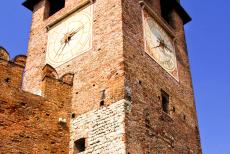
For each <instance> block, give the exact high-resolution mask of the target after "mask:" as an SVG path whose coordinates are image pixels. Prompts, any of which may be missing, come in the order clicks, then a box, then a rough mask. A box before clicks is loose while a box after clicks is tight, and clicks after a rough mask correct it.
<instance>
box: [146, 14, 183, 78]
mask: <svg viewBox="0 0 230 154" xmlns="http://www.w3.org/2000/svg"><path fill="white" fill-rule="evenodd" d="M145 40H146V52H147V53H148V54H149V55H150V56H151V57H152V58H153V59H154V60H155V61H156V62H157V63H158V64H159V65H160V66H161V67H163V68H164V69H165V70H166V71H167V72H168V73H169V74H170V75H172V76H173V77H174V78H176V79H177V80H178V70H177V61H176V55H175V48H174V46H173V44H172V41H171V39H170V37H169V36H168V34H167V33H166V32H165V31H164V30H163V29H162V28H161V26H160V25H159V24H158V23H157V22H156V21H155V20H154V19H153V18H152V17H147V18H145Z"/></svg>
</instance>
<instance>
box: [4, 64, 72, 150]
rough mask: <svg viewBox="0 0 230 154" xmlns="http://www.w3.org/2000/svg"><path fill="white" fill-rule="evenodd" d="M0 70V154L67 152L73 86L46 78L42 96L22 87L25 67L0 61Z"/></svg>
mask: <svg viewBox="0 0 230 154" xmlns="http://www.w3.org/2000/svg"><path fill="white" fill-rule="evenodd" d="M0 70H1V73H0V85H1V88H0V153H1V154H10V153H12V154H16V153H23V154H27V153H28V154H31V153H44V154H45V153H68V151H69V149H68V145H69V117H70V102H71V91H72V90H71V88H72V87H71V86H70V85H67V84H65V83H63V82H61V81H59V80H56V79H52V78H47V77H46V78H44V82H46V88H45V89H44V93H45V94H46V95H45V96H44V97H40V96H36V95H33V94H31V93H27V92H24V91H22V90H20V87H21V80H22V73H23V67H22V66H20V65H18V64H15V63H14V62H8V61H3V60H0ZM7 78H9V80H8V82H7V81H6V79H7ZM60 117H61V118H65V119H67V124H66V125H60V123H59V121H58V120H59V118H60Z"/></svg>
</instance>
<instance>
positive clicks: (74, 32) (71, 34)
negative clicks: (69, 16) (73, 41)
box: [69, 26, 84, 38]
mask: <svg viewBox="0 0 230 154" xmlns="http://www.w3.org/2000/svg"><path fill="white" fill-rule="evenodd" d="M82 28H84V26H81V27H79V28H78V29H76V30H75V31H73V32H71V33H70V35H69V36H70V37H71V38H72V37H73V36H74V35H75V34H76V33H78V32H79V31H80V30H81V29H82Z"/></svg>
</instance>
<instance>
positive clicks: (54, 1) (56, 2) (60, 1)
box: [48, 0, 65, 16]
mask: <svg viewBox="0 0 230 154" xmlns="http://www.w3.org/2000/svg"><path fill="white" fill-rule="evenodd" d="M48 1H49V16H52V15H53V14H55V13H56V12H58V11H59V10H61V9H62V8H64V7H65V0H48Z"/></svg>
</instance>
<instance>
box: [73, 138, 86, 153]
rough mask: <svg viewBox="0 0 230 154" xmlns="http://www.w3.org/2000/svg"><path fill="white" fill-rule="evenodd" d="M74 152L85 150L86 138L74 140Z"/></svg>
mask: <svg viewBox="0 0 230 154" xmlns="http://www.w3.org/2000/svg"><path fill="white" fill-rule="evenodd" d="M74 146H75V147H74V153H80V152H83V151H85V138H81V139H78V140H77V141H75V142H74Z"/></svg>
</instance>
